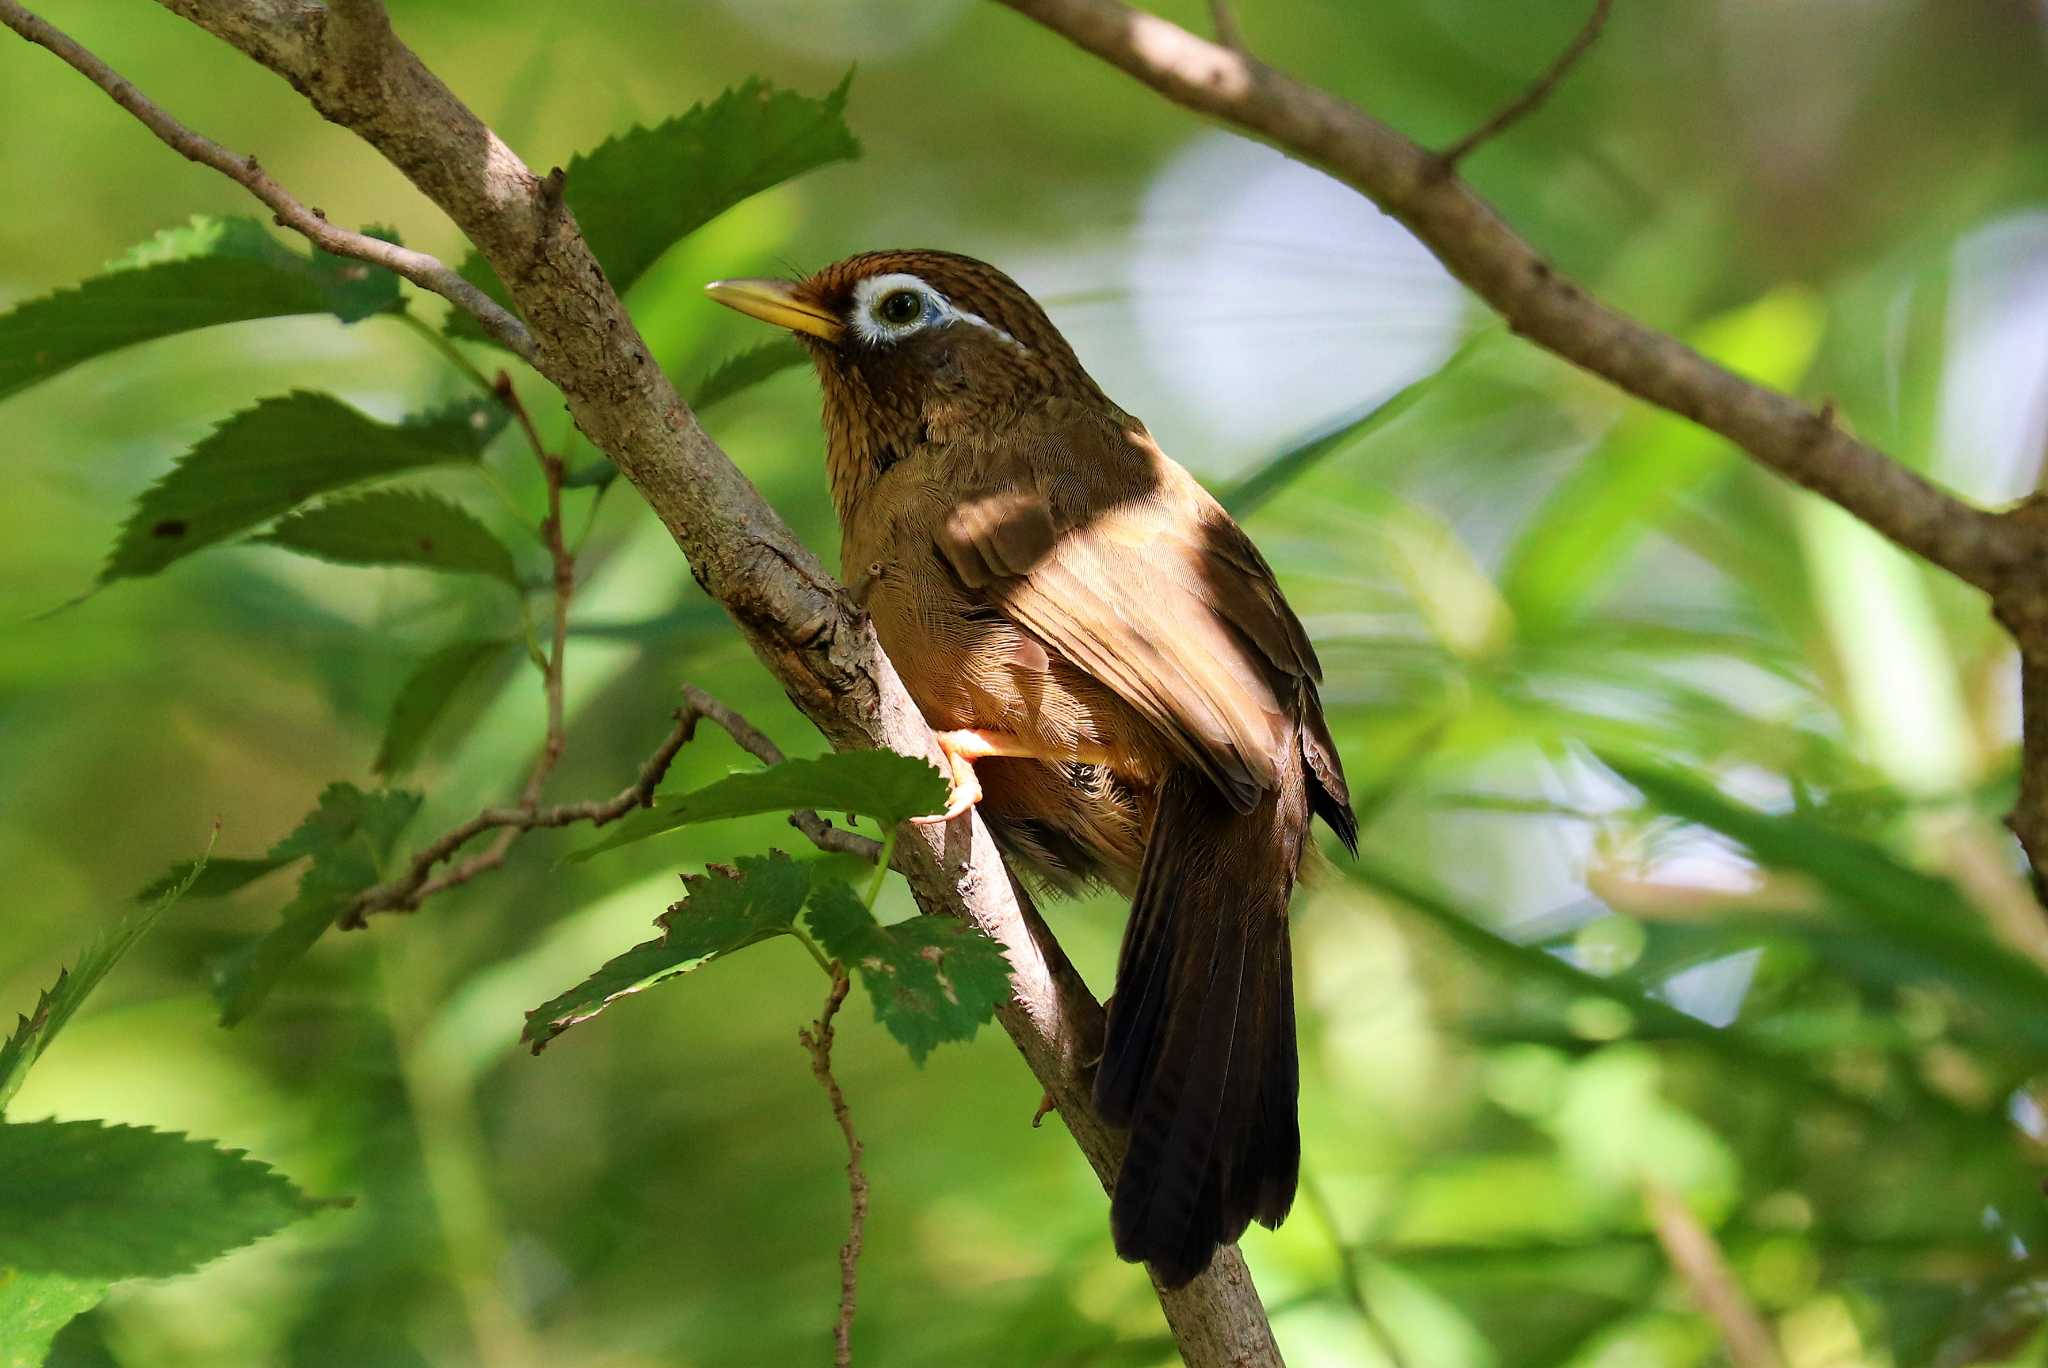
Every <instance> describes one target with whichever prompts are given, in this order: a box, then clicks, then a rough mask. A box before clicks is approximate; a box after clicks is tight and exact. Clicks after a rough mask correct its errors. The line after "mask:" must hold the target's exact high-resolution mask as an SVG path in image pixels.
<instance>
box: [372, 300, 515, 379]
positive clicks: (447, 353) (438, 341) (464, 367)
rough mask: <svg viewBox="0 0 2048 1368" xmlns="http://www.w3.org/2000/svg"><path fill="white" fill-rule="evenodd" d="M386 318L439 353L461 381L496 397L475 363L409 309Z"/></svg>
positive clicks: (486, 377) (401, 310)
mask: <svg viewBox="0 0 2048 1368" xmlns="http://www.w3.org/2000/svg"><path fill="white" fill-rule="evenodd" d="M387 316H388V317H390V318H395V319H397V320H398V321H399V322H400V323H403V324H404V325H405V326H406V327H408V328H410V329H412V330H413V332H414V333H416V334H418V335H419V337H420V338H421V339H422V340H424V341H425V342H426V344H427V345H428V346H430V347H432V348H433V349H434V350H435V351H437V352H439V353H441V355H442V357H443V358H444V359H446V360H447V362H448V364H449V365H451V366H453V367H455V369H456V370H458V371H460V372H461V373H462V378H463V379H465V380H467V381H469V383H470V384H472V385H475V386H476V387H477V388H478V389H480V390H482V391H483V392H484V393H485V394H488V395H490V396H491V397H492V398H496V397H497V394H498V391H497V387H496V386H495V385H493V384H492V383H491V377H489V376H488V375H485V374H484V373H483V371H482V370H480V369H479V368H478V367H477V364H476V362H474V361H472V360H470V359H469V358H468V357H466V356H464V355H463V354H462V349H461V348H460V347H458V346H456V345H455V344H454V343H453V342H451V341H449V340H448V339H447V338H446V337H444V336H442V335H441V333H440V331H439V330H438V329H436V328H434V327H433V326H432V325H430V324H428V323H427V322H426V321H425V320H423V319H421V318H420V317H419V315H417V314H415V313H413V311H412V310H410V309H400V310H399V311H398V312H396V313H393V314H389V315H387Z"/></svg>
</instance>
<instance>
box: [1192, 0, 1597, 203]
mask: <svg viewBox="0 0 2048 1368" xmlns="http://www.w3.org/2000/svg"><path fill="white" fill-rule="evenodd" d="M1613 7H1614V0H1593V12H1592V13H1591V14H1590V15H1588V16H1587V17H1586V22H1585V24H1584V25H1582V26H1581V27H1580V29H1579V32H1578V36H1577V37H1575V38H1573V39H1572V41H1571V43H1570V45H1569V46H1567V47H1566V48H1565V50H1564V51H1563V52H1560V53H1559V54H1558V55H1557V60H1556V61H1554V62H1552V63H1551V64H1550V70H1548V71H1546V72H1544V73H1543V74H1542V75H1541V76H1539V77H1537V78H1536V80H1535V81H1534V82H1532V83H1531V84H1530V86H1529V88H1528V89H1526V90H1524V91H1523V92H1522V93H1521V94H1520V95H1517V96H1516V97H1515V98H1514V99H1512V100H1510V101H1509V102H1508V103H1507V104H1505V105H1503V106H1501V108H1500V110H1499V111H1498V112H1497V113H1495V114H1494V116H1493V117H1492V118H1490V119H1488V120H1487V121H1486V122H1485V123H1483V124H1481V125H1479V127H1477V128H1475V129H1473V130H1472V131H1471V132H1470V133H1467V134H1466V135H1465V136H1464V137H1462V138H1460V139H1458V140H1457V141H1456V142H1454V143H1452V144H1451V145H1450V146H1449V147H1446V148H1445V149H1444V150H1443V151H1441V152H1439V153H1437V161H1438V162H1439V163H1441V164H1442V166H1443V169H1444V170H1445V171H1452V170H1455V169H1456V168H1457V165H1458V163H1459V162H1460V161H1462V160H1464V159H1465V158H1466V157H1467V156H1469V155H1470V154H1471V153H1472V152H1473V151H1474V150H1475V149H1477V148H1478V147H1479V145H1480V144H1481V143H1483V142H1486V141H1487V140H1488V139H1490V138H1494V137H1498V136H1499V135H1500V134H1501V133H1504V132H1506V131H1507V130H1508V129H1509V128H1510V127H1512V126H1513V125H1515V124H1517V123H1520V122H1521V121H1522V120H1523V119H1526V118H1528V117H1529V115H1530V114H1532V113H1534V112H1535V110H1536V107H1537V106H1538V105H1540V104H1542V103H1543V102H1544V101H1545V100H1547V99H1549V98H1550V92H1551V91H1553V90H1555V89H1557V86H1558V83H1559V82H1560V81H1562V80H1564V78H1565V76H1566V75H1567V74H1569V73H1570V71H1571V69H1572V68H1573V67H1574V66H1576V65H1577V64H1578V61H1579V58H1581V57H1583V56H1585V55H1586V50H1587V49H1588V48H1590V47H1592V46H1593V43H1594V40H1596V39H1597V38H1599V36H1600V30H1601V29H1603V28H1605V27H1606V26H1607V12H1608V11H1609V10H1610V9H1612V8H1613ZM1231 46H1233V47H1234V46H1236V44H1231Z"/></svg>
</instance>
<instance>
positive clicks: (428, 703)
mask: <svg viewBox="0 0 2048 1368" xmlns="http://www.w3.org/2000/svg"><path fill="white" fill-rule="evenodd" d="M516 645H518V643H517V642H515V641H512V640H510V639H508V638H502V637H501V638H496V639H493V640H488V641H459V642H457V643H455V644H454V645H453V646H448V647H445V648H443V649H442V650H439V651H436V652H434V654H432V655H430V656H428V657H427V658H426V659H425V660H422V661H421V662H420V663H419V664H418V665H417V666H415V667H414V668H413V672H412V673H411V674H409V675H407V676H406V679H405V683H404V684H402V685H400V686H399V689H398V697H397V699H396V700H395V701H394V702H393V703H392V705H391V717H390V719H389V720H388V721H386V722H385V724H384V741H383V744H382V745H380V746H379V747H378V748H377V760H376V763H375V764H374V765H372V766H371V768H372V769H374V770H375V771H376V772H377V773H378V774H382V775H386V776H389V775H396V774H403V773H404V772H405V771H406V770H408V769H410V768H412V765H413V762H414V761H415V760H417V759H419V754H420V748H421V747H422V746H424V745H425V744H426V741H427V735H428V733H430V732H431V731H433V729H434V724H435V723H437V722H439V721H440V720H441V717H442V715H443V714H444V713H446V712H447V711H448V705H449V704H450V703H452V702H454V700H455V695H456V694H457V692H459V691H460V690H461V688H462V686H463V685H464V684H466V683H468V682H469V681H470V680H471V679H473V678H475V677H476V676H477V675H478V674H479V673H481V672H482V671H483V670H484V668H485V667H486V666H488V665H489V664H490V663H491V662H492V661H494V660H497V659H498V658H499V657H501V656H503V655H504V654H505V652H506V651H508V650H510V649H511V648H512V647H514V646H516Z"/></svg>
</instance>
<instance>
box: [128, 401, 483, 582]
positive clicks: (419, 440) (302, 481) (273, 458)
mask: <svg viewBox="0 0 2048 1368" xmlns="http://www.w3.org/2000/svg"><path fill="white" fill-rule="evenodd" d="M503 423H504V419H503V417H502V415H497V416H493V415H492V414H491V412H490V411H489V410H487V409H483V408H479V407H476V406H474V405H465V406H463V407H462V408H460V409H456V410H443V411H440V412H436V413H432V414H428V415H424V416H422V417H420V418H418V419H416V420H413V421H410V422H407V423H398V424H393V423H380V422H378V421H377V420H376V419H374V418H371V417H369V416H367V415H365V414H363V413H360V412H358V411H356V410H355V409H352V408H350V407H349V406H348V405H346V404H344V403H342V402H341V401H340V400H338V399H335V398H332V397H331V396H328V395H325V394H313V393H309V392H306V391H303V390H301V391H297V392H295V393H293V394H290V395H287V396H285V397H284V398H278V399H265V400H263V401H262V402H260V403H258V404H257V405H256V407H254V408H251V409H245V410H243V411H242V412H240V413H238V414H236V415H235V416H234V417H232V418H230V419H228V420H227V421H226V422H224V423H222V424H221V425H220V426H219V427H217V428H215V429H214V430H213V431H212V432H211V433H210V434H208V435H207V436H206V437H205V438H203V439H202V440H201V441H200V443H199V444H198V445H197V446H195V447H193V448H192V450H190V451H189V452H187V453H186V454H185V455H184V456H182V457H180V458H179V460H178V463H177V464H176V465H175V466H173V467H172V468H171V470H170V473H168V474H167V475H165V476H164V477H163V478H162V479H161V480H158V481H157V482H156V483H155V484H154V485H152V486H150V488H149V490H148V491H147V492H146V493H144V494H143V496H142V498H141V499H140V500H139V501H138V502H137V503H136V506H135V511H134V512H133V513H131V514H130V515H129V517H128V522H127V524H126V525H125V526H124V527H123V528H122V530H121V536H120V538H119V540H117V541H116V542H115V544H114V549H113V552H112V553H111V554H110V555H109V556H108V558H107V564H106V568H105V569H103V570H101V571H100V583H102V584H107V583H111V582H112V581H114V580H117V579H125V578H129V577H134V576H141V575H153V574H155V573H156V572H157V571H159V570H162V569H163V568H164V567H165V566H167V565H170V564H172V563H173V562H174V561H177V560H179V559H181V558H183V557H185V556H189V555H191V554H192V553H193V552H194V551H198V550H201V549H202V548H204V547H208V546H212V545H214V544H215V543H217V542H221V541H225V540H226V539H228V538H229V537H232V536H234V535H236V534H237V533H240V532H247V531H249V530H250V529H252V528H254V527H257V526H259V525H261V524H263V523H266V522H269V521H270V520H271V519H272V518H276V517H278V516H280V515H282V514H285V513H289V512H291V511H292V510H293V509H294V508H296V507H298V506H299V505H300V504H302V503H304V502H305V501H306V500H307V499H310V498H312V497H313V496H314V495H316V494H325V493H328V492H330V491H332V490H337V489H345V488H347V487H348V486H350V485H355V484H361V483H362V482H364V481H365V480H374V479H378V478H380V477H382V476H386V475H396V474H399V473H401V472H403V471H408V470H418V469H421V468H423V467H426V466H435V465H447V464H450V463H455V462H466V461H474V460H476V459H477V457H478V456H479V455H481V454H482V452H483V448H484V446H485V445H486V444H488V442H489V441H490V438H491V437H492V436H495V435H496V433H497V430H498V428H499V427H502V426H503Z"/></svg>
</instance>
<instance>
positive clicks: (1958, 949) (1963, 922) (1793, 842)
mask: <svg viewBox="0 0 2048 1368" xmlns="http://www.w3.org/2000/svg"><path fill="white" fill-rule="evenodd" d="M1600 760H1601V763H1603V764H1605V765H1606V766H1607V767H1608V768H1609V769H1611V770H1613V771H1614V772H1615V773H1616V774H1618V775H1620V776H1621V777H1622V778H1623V779H1624V780H1626V781H1627V782H1628V783H1630V784H1631V785H1633V786H1634V787H1636V788H1637V789H1639V790H1641V791H1642V793H1643V796H1644V797H1646V798H1648V799H1649V800H1650V801H1651V802H1652V803H1653V804H1655V805H1656V806H1657V807H1658V808H1661V809H1662V810H1663V811H1665V812H1668V813H1670V814H1672V815H1673V816H1676V817H1682V818H1684V819H1685V820H1687V821H1690V822H1696V823H1698V824H1699V825H1701V826H1705V827H1711V828H1712V829H1713V830H1715V831H1718V832H1720V833H1721V834H1722V835H1724V836H1728V837H1730V838H1732V839H1734V840H1736V841H1738V842H1740V843H1741V844H1742V845H1743V846H1745V847H1746V848H1747V849H1748V850H1749V852H1750V853H1751V854H1752V855H1754V856H1755V857H1756V858H1757V860H1758V861H1759V862H1760V863H1762V864H1765V865H1769V866H1771V867H1773V868H1776V869H1786V870H1794V871H1797V872H1799V873H1803V874H1807V875H1810V876H1812V877H1813V878H1814V879H1815V880H1817V881H1818V882H1819V883H1820V884H1821V886H1822V887H1823V888H1824V889H1825V890H1826V891H1827V892H1828V893H1830V894H1832V895H1833V896H1832V897H1831V898H1830V900H1829V907H1830V909H1831V910H1833V911H1834V912H1836V913H1837V914H1838V915H1840V916H1841V917H1842V918H1844V919H1847V920H1853V921H1854V922H1855V923H1856V932H1857V935H1856V936H1855V937H1853V938H1834V941H1835V943H1834V945H1833V947H1832V948H1833V950H1834V951H1835V953H1836V955H1837V956H1838V957H1841V956H1843V955H1845V954H1846V955H1858V956H1861V957H1862V958H1863V960H1864V961H1865V962H1866V963H1871V962H1875V961H1877V960H1878V959H1880V958H1883V959H1887V960H1889V961H1891V962H1892V963H1895V964H1901V965H1903V966H1905V967H1907V968H1909V969H1911V970H1914V971H1915V972H1914V973H1913V974H1912V975H1911V976H1912V977H1917V978H1922V979H1927V978H1938V979H1940V980H1942V981H1944V982H1946V983H1947V984H1948V986H1950V987H1951V988H1953V989H1955V990H1956V991H1957V992H1959V993H1961V994H1962V995H1963V996H1964V997H1965V998H1966V999H1967V1000H1968V1001H1970V1002H1971V1003H1972V1004H1973V1005H1974V1006H1976V1007H1978V1008H1980V1009H1982V1010H1985V1011H1989V1012H1992V1013H1995V1014H1996V1015H1997V1016H1998V1017H1999V1018H2000V1019H2001V1020H2002V1021H2003V1022H2005V1023H2006V1025H2007V1026H2008V1027H2009V1028H2011V1029H2012V1030H2013V1031H2014V1032H2016V1033H2017V1034H2020V1035H2022V1036H2024V1037H2026V1038H2027V1039H2029V1040H2031V1041H2033V1042H2035V1043H2036V1044H2048V973H2043V972H2042V970H2041V969H2040V967H2039V966H2037V965H2036V964H2035V963H2034V962H2033V961H2032V960H2030V959H2028V958H2026V957H2025V956H2023V955H2020V954H2018V953H2016V952H2014V951H2012V950H2008V949H2007V948H2006V947H2005V946H2004V945H2003V944H2001V943H2000V942H1998V941H1997V940H1994V939H1993V938H1992V936H1991V934H1990V933H1989V931H1988V930H1987V929H1986V928H1985V925H1984V922H1983V919H1982V918H1981V917H1980V916H1979V915H1978V913H1977V910H1976V909H1975V908H1974V907H1972V906H1971V904H1970V902H1969V900H1968V899H1967V898H1966V897H1965V896H1964V895H1963V893H1962V891H1961V890H1960V889H1958V888H1957V887H1956V886H1955V885H1954V884H1952V883H1950V882H1949V881H1948V880H1946V879H1942V878H1937V877H1935V876H1934V875H1931V874H1924V873H1922V872H1920V871H1919V870H1917V869H1914V868H1912V867H1910V866H1908V865H1905V864H1902V863H1901V862H1900V861H1898V860H1897V859H1895V858H1893V857H1892V855H1891V853H1890V852H1888V851H1886V850H1885V849H1884V848H1883V847H1881V846H1879V845H1877V844H1875V843H1873V842H1870V841H1866V840H1863V839H1861V838H1859V837H1855V836H1850V835H1846V834H1844V833H1842V832H1839V831H1835V830H1832V829H1830V828H1828V827H1825V826H1823V825H1821V824H1820V823H1819V822H1816V821H1814V820H1812V819H1811V818H1809V817H1806V816H1803V815H1799V814H1787V815H1783V816H1780V815H1778V814H1774V813H1769V812H1763V811H1760V810H1758V809H1756V808H1753V807H1749V806H1748V805H1746V804H1743V803H1738V802H1735V801H1734V800H1732V799H1730V798H1728V797H1726V796H1725V795H1723V794H1722V793H1720V792H1719V791H1717V790H1715V789H1712V788H1709V787H1708V786H1706V785H1705V784H1702V783H1699V782H1698V781H1697V780H1694V779H1692V778H1690V777H1688V776H1686V775H1683V774H1680V773H1678V772H1677V771H1674V770H1670V769H1665V768H1663V767H1660V766H1656V765H1651V764H1647V763H1643V762H1639V761H1634V760H1630V759H1626V758H1622V757H1618V756H1614V755H1609V754H1602V755H1601V756H1600ZM1826 939H1828V938H1823V940H1826ZM1858 942H1861V943H1858ZM1901 952H1902V953H1901Z"/></svg>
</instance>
